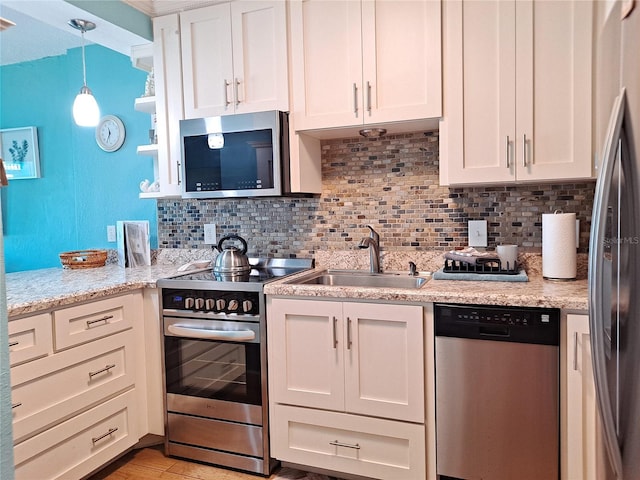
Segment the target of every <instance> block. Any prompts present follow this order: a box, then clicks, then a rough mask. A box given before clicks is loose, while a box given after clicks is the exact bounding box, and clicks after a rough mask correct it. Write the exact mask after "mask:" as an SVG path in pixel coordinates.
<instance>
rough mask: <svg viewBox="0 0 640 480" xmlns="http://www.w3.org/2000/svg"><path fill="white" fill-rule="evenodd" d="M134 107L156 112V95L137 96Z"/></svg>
mask: <svg viewBox="0 0 640 480" xmlns="http://www.w3.org/2000/svg"><path fill="white" fill-rule="evenodd" d="M134 108H135V110H136V111H138V112H143V113H148V114H153V113H156V97H155V96H153V97H138V98H136V101H135V104H134Z"/></svg>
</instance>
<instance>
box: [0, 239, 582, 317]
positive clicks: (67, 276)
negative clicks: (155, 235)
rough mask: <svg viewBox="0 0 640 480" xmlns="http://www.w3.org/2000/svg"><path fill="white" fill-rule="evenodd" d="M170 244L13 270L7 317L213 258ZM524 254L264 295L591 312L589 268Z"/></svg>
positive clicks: (427, 259) (346, 264)
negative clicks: (575, 271) (517, 277)
mask: <svg viewBox="0 0 640 480" xmlns="http://www.w3.org/2000/svg"><path fill="white" fill-rule="evenodd" d="M166 250H167V251H166V252H162V254H161V255H159V257H158V259H157V263H156V264H154V265H152V266H149V267H136V268H124V267H121V266H118V265H113V264H107V265H106V266H104V267H99V268H88V269H71V270H70V269H63V268H48V269H41V270H32V271H25V272H15V273H9V274H7V276H6V286H7V307H8V313H9V317H18V316H22V315H27V314H32V313H37V312H39V311H44V310H48V309H52V308H59V307H64V306H68V305H71V304H74V303H78V302H84V301H89V300H95V299H98V298H101V297H106V296H110V295H117V294H121V293H126V292H128V291H132V290H136V289H140V288H155V287H156V281H157V280H158V279H160V278H166V277H170V276H173V275H176V274H177V273H178V272H177V269H178V267H179V266H180V265H182V264H184V263H186V262H188V261H191V260H201V259H203V258H209V256H210V255H211V253H210V252H204V251H202V250H199V251H192V250H186V249H184V250H182V249H178V250H170V249H166ZM364 253H366V252H364ZM382 260H383V262H382V264H383V269H384V270H385V271H394V270H395V271H402V270H403V268H404V266H405V265H407V264H408V261H416V263H418V268H419V270H425V269H427V270H431V271H433V270H436V269H437V268H438V265H441V253H429V254H425V253H423V254H421V255H417V254H415V253H413V254H408V253H401V254H394V253H387V254H386V255H385V256H384V257H383V259H382ZM524 260H525V262H524V263H525V264H526V266H527V268H526V270H527V274H528V275H529V281H528V282H513V283H511V282H509V283H507V282H491V281H458V280H434V279H432V280H430V281H429V282H427V283H426V284H425V285H424V286H423V287H422V288H419V289H399V288H388V289H387V288H384V289H383V288H362V287H358V288H354V287H334V286H324V285H294V284H290V283H288V282H290V281H291V280H292V279H294V278H296V276H293V277H288V278H287V279H283V280H280V281H276V282H272V283H269V284H267V285H265V293H266V294H267V295H279V296H303V297H316V298H343V299H348V298H352V299H359V300H380V301H391V302H415V303H428V302H452V303H469V304H485V305H513V306H530V307H555V308H563V309H569V310H574V311H587V310H588V287H587V280H586V273H585V271H584V270H583V271H579V275H578V279H577V280H574V281H568V282H554V281H549V280H544V279H543V278H542V274H541V271H540V268H539V262H537V260H535V258H534V259H533V260H532V259H531V258H528V259H527V258H525V259H524ZM316 265H317V270H323V269H327V268H341V269H355V270H365V271H366V267H367V266H368V256H365V255H363V254H362V253H358V252H354V251H346V252H326V253H319V254H318V255H317V257H316ZM308 273H309V272H306V273H301V274H298V276H300V275H307V274H308Z"/></svg>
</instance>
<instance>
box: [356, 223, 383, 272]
mask: <svg viewBox="0 0 640 480" xmlns="http://www.w3.org/2000/svg"><path fill="white" fill-rule="evenodd" d="M367 228H368V229H369V230H370V232H369V236H368V237H364V238H363V239H362V240H360V243H359V244H358V248H368V249H369V262H370V264H371V273H380V235H378V233H377V232H376V231H375V230H374V229H373V227H372V226H371V225H367Z"/></svg>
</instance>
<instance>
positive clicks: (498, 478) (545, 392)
mask: <svg viewBox="0 0 640 480" xmlns="http://www.w3.org/2000/svg"><path fill="white" fill-rule="evenodd" d="M434 318H435V339H436V340H435V341H436V348H435V357H436V358H435V364H436V452H437V453H436V465H437V473H438V475H439V476H440V477H439V478H440V479H441V480H444V479H464V480H480V479H482V480H513V479H518V480H557V479H558V478H559V475H560V473H559V472H560V468H559V457H560V450H559V444H560V441H559V430H560V429H559V338H560V327H559V325H560V311H559V310H557V309H542V308H520V307H492V306H471V305H453V304H436V305H435V308H434Z"/></svg>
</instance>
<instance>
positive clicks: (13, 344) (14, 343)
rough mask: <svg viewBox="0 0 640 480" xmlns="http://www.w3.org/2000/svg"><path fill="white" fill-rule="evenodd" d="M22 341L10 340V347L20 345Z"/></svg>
mask: <svg viewBox="0 0 640 480" xmlns="http://www.w3.org/2000/svg"><path fill="white" fill-rule="evenodd" d="M19 343H20V342H18V341H15V342H9V346H10V347H15V346H16V345H18V344H19Z"/></svg>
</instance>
